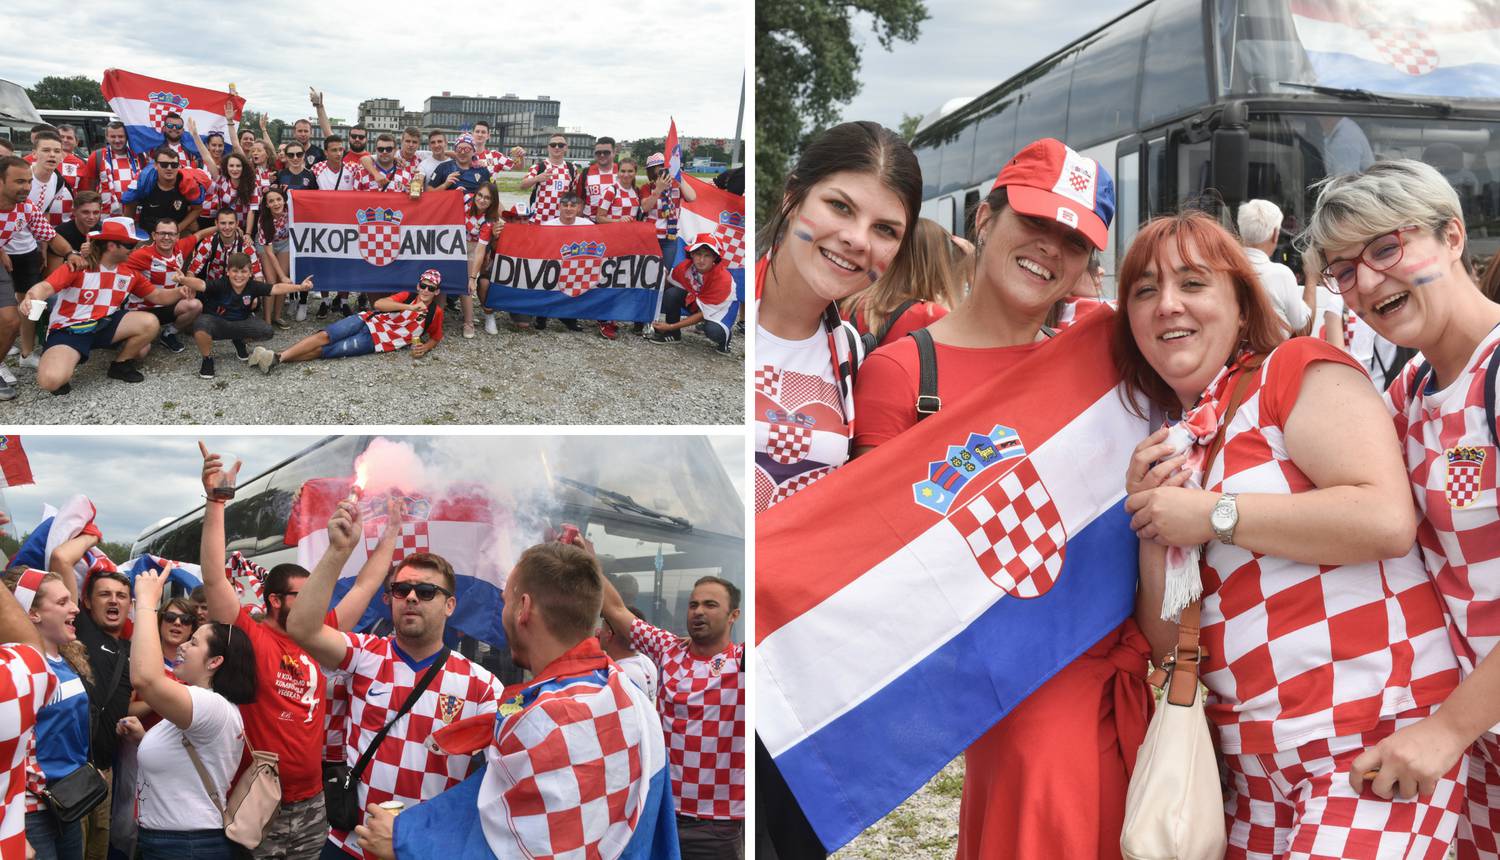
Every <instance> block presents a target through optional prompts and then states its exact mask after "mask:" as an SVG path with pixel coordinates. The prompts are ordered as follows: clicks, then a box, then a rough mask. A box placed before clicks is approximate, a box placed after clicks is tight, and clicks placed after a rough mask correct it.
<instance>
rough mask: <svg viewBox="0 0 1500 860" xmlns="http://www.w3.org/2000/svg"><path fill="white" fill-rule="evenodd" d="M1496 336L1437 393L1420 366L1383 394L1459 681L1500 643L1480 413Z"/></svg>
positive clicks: (1497, 519)
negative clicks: (1419, 386)
mask: <svg viewBox="0 0 1500 860" xmlns="http://www.w3.org/2000/svg"><path fill="white" fill-rule="evenodd" d="M1497 345H1500V329H1495V330H1492V331H1491V332H1490V333H1489V334H1487V335H1486V336H1485V337H1484V339H1483V340H1481V341H1480V342H1479V346H1478V348H1476V349H1475V350H1474V352H1473V354H1472V355H1470V356H1469V360H1468V362H1467V363H1466V364H1465V366H1464V371H1463V373H1462V374H1460V375H1459V376H1458V378H1457V379H1454V380H1453V381H1452V382H1450V383H1449V384H1448V385H1447V386H1445V387H1444V388H1443V389H1442V390H1441V391H1433V390H1431V387H1432V386H1431V383H1432V373H1431V372H1430V371H1429V372H1428V374H1427V377H1426V380H1425V382H1426V384H1425V385H1424V389H1426V390H1423V391H1420V392H1418V391H1415V390H1414V389H1415V387H1416V386H1417V384H1418V382H1417V371H1418V369H1419V368H1418V365H1419V364H1421V358H1420V356H1419V357H1418V358H1416V359H1413V360H1412V363H1411V364H1410V365H1408V366H1407V368H1406V369H1405V370H1404V371H1402V373H1401V375H1400V376H1399V377H1398V378H1397V379H1396V381H1395V382H1393V383H1391V388H1390V390H1389V391H1387V392H1386V406H1387V407H1389V408H1390V409H1391V411H1392V413H1393V414H1394V416H1395V422H1396V434H1397V436H1399V437H1400V439H1401V447H1402V449H1403V451H1404V452H1405V454H1406V468H1407V471H1408V473H1409V474H1410V475H1411V488H1412V492H1413V494H1415V496H1416V499H1417V509H1418V510H1420V511H1421V512H1422V522H1421V523H1420V524H1419V525H1418V526H1417V544H1418V545H1419V546H1420V547H1421V548H1422V558H1423V560H1424V561H1425V562H1426V564H1427V572H1428V574H1430V575H1431V577H1432V580H1433V582H1435V583H1436V584H1437V590H1438V594H1440V595H1441V596H1442V599H1443V602H1444V604H1445V608H1446V609H1447V616H1448V624H1449V632H1450V635H1451V638H1452V640H1453V650H1454V651H1455V652H1456V653H1457V654H1458V662H1459V665H1460V666H1461V667H1462V668H1463V671H1464V675H1465V676H1467V675H1468V674H1469V673H1471V672H1473V671H1474V667H1475V666H1476V665H1477V664H1478V663H1479V661H1480V660H1483V659H1484V658H1485V655H1487V654H1489V653H1490V652H1491V651H1493V650H1494V649H1495V646H1496V644H1497V643H1500V512H1497V509H1496V505H1495V486H1496V484H1495V475H1496V469H1495V467H1496V463H1495V461H1496V459H1497V458H1500V452H1497V451H1496V449H1495V442H1494V439H1493V437H1492V436H1491V429H1492V428H1490V427H1488V426H1486V422H1487V420H1488V419H1487V418H1486V417H1485V412H1484V395H1485V391H1484V382H1485V380H1484V377H1485V371H1486V370H1487V369H1488V368H1489V364H1490V362H1492V361H1495V360H1496V354H1495V350H1496V346H1497Z"/></svg>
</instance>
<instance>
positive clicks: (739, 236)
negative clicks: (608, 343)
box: [668, 176, 745, 304]
mask: <svg viewBox="0 0 1500 860" xmlns="http://www.w3.org/2000/svg"><path fill="white" fill-rule="evenodd" d="M682 181H683V183H684V184H686V185H690V186H692V188H693V191H694V192H695V193H696V194H697V195H698V196H697V199H695V200H688V199H687V198H686V197H684V198H683V200H682V211H681V214H680V215H679V216H678V222H677V248H676V250H675V251H674V252H673V254H672V260H670V261H668V265H669V266H675V265H677V263H678V262H680V261H681V260H682V258H683V257H684V256H685V255H686V254H687V246H688V243H689V242H691V241H692V240H694V239H696V238H697V237H698V234H699V233H712V234H714V235H715V236H717V237H719V247H720V248H723V249H724V262H725V263H726V264H727V265H728V266H729V275H730V277H732V278H734V295H735V299H736V301H738V302H739V303H740V304H744V302H745V198H743V197H741V196H739V195H738V194H730V193H729V192H728V191H725V190H724V189H722V188H719V187H718V186H716V185H714V184H713V183H712V182H704V181H703V180H701V179H698V178H697V177H693V176H684V177H683V178H682Z"/></svg>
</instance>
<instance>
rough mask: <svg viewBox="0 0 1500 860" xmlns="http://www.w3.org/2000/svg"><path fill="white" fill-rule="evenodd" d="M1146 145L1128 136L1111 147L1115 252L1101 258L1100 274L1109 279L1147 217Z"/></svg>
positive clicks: (1140, 140)
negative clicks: (1113, 161) (1101, 270)
mask: <svg viewBox="0 0 1500 860" xmlns="http://www.w3.org/2000/svg"><path fill="white" fill-rule="evenodd" d="M1145 158H1146V141H1145V139H1144V138H1142V137H1140V136H1139V135H1131V136H1130V137H1127V138H1125V139H1124V140H1122V141H1120V143H1119V144H1118V145H1117V146H1116V147H1115V164H1114V167H1113V168H1112V172H1113V173H1114V175H1115V223H1114V234H1115V235H1114V243H1115V252H1114V253H1113V254H1110V255H1106V256H1105V257H1104V271H1105V274H1106V275H1107V276H1109V278H1111V279H1113V277H1114V274H1115V272H1117V271H1119V267H1120V261H1122V260H1124V259H1125V251H1126V250H1127V249H1129V248H1130V243H1131V241H1132V240H1134V239H1135V234H1136V232H1137V231H1139V230H1140V228H1141V225H1142V224H1144V223H1146V220H1147V218H1148V217H1149V215H1148V213H1147V209H1146V195H1145V194H1144V193H1143V192H1144V191H1145V178H1146V176H1145V171H1144V170H1143V169H1142V168H1143V166H1144V165H1143V163H1142V162H1143V161H1144V159H1145Z"/></svg>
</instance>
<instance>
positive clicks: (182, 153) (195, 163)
mask: <svg viewBox="0 0 1500 860" xmlns="http://www.w3.org/2000/svg"><path fill="white" fill-rule="evenodd" d="M166 145H167V146H170V147H171V148H172V151H173V152H175V153H177V160H178V161H180V162H182V166H183V167H199V168H201V167H202V166H203V159H201V158H199V157H198V156H196V155H194V154H193V153H191V152H188V148H187V147H186V146H183V144H182V141H180V140H179V141H178V142H176V143H168V144H166Z"/></svg>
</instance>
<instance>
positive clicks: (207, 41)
mask: <svg viewBox="0 0 1500 860" xmlns="http://www.w3.org/2000/svg"><path fill="white" fill-rule="evenodd" d="M750 6H751V4H749V3H744V2H740V0H696V2H694V3H692V4H688V5H683V4H680V3H673V2H670V0H638V2H634V3H630V4H628V6H627V7H626V10H627V11H626V12H624V13H623V14H615V13H613V12H608V11H604V12H601V8H602V7H601V6H600V5H599V4H596V3H587V2H580V0H554V2H547V3H543V4H540V5H535V4H531V5H528V4H498V5H495V4H480V5H467V6H464V7H463V9H464V11H463V12H458V11H455V10H453V9H451V8H450V7H448V6H445V5H434V6H427V5H424V4H423V3H421V2H418V3H415V4H412V3H401V4H389V3H385V2H379V3H374V4H371V3H351V2H346V0H331V2H330V0H324V2H306V0H260V2H253V3H205V4H198V3H189V4H186V5H184V4H181V3H159V2H157V3H148V2H142V0H79V2H74V3H69V4H67V5H66V7H63V6H59V5H58V4H56V3H53V2H42V1H41V0H9V2H7V3H6V4H5V12H4V15H3V18H4V31H5V35H4V43H5V48H4V51H3V54H0V56H3V57H4V60H3V62H0V77H4V78H7V79H9V80H12V81H14V82H15V83H18V84H21V85H22V86H31V85H32V84H34V83H35V82H36V81H37V80H38V79H39V78H42V77H45V76H47V75H77V74H83V75H87V76H88V77H91V78H94V79H96V80H97V79H99V78H101V77H102V76H103V74H104V70H105V69H106V68H118V69H123V70H126V71H131V72H136V73H138V74H143V75H150V76H152V77H156V78H163V79H166V80H171V81H180V82H183V83H191V84H196V85H198V86H204V87H211V88H227V87H228V85H229V83H230V82H231V81H233V82H234V83H235V84H236V85H237V87H238V90H239V92H240V94H241V95H243V96H244V97H245V98H246V99H247V100H248V102H249V107H251V108H252V109H254V110H265V111H269V112H270V115H271V116H272V117H273V118H276V117H279V118H282V119H287V120H291V119H295V118H297V117H301V116H307V115H308V112H309V111H311V110H312V108H311V106H310V105H309V104H308V99H307V88H308V86H316V87H317V88H318V89H320V90H323V91H324V92H325V93H326V96H327V105H328V113H329V115H330V116H333V117H343V118H344V119H346V120H347V121H349V122H353V121H354V119H355V118H356V115H357V113H358V106H359V103H360V102H361V101H363V100H365V99H369V98H398V99H400V100H401V102H402V105H403V106H404V107H405V108H406V109H407V110H418V111H419V110H421V109H422V102H423V100H424V99H426V98H427V97H428V96H432V95H438V94H440V93H442V92H443V91H444V90H449V91H451V92H453V93H454V94H463V95H474V94H476V93H483V94H484V95H487V96H488V95H496V96H498V95H504V94H505V93H515V94H516V95H518V96H520V97H522V98H535V97H536V96H538V95H548V96H551V97H552V98H553V99H556V100H558V101H561V102H562V111H561V116H560V120H561V122H562V125H563V126H564V127H567V128H580V129H582V130H583V131H586V132H588V133H590V134H596V135H611V136H613V137H616V138H619V139H637V138H642V137H662V136H665V135H666V133H667V123H668V115H669V114H671V115H675V116H676V118H677V129H678V131H679V132H680V133H682V134H686V135H692V136H702V137H731V136H732V135H733V134H734V122H735V114H736V109H737V108H738V105H739V97H740V77H741V75H742V73H743V72H744V71H745V68H746V60H745V45H746V44H747V43H748V37H747V35H746V34H747V33H748V28H749V26H750V11H749V10H750ZM392 10H400V11H399V13H397V14H392Z"/></svg>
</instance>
